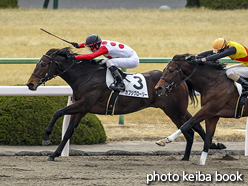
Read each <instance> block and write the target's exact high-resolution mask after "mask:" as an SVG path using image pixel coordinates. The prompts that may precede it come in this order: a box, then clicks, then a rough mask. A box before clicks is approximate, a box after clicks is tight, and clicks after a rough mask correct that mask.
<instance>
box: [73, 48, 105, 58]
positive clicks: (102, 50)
mask: <svg viewBox="0 0 248 186" xmlns="http://www.w3.org/2000/svg"><path fill="white" fill-rule="evenodd" d="M107 53H108V49H107V48H106V47H105V46H102V47H100V48H99V49H98V50H97V51H95V52H94V53H91V54H83V55H77V56H75V58H76V59H84V60H90V59H94V58H96V57H98V56H101V55H103V54H107Z"/></svg>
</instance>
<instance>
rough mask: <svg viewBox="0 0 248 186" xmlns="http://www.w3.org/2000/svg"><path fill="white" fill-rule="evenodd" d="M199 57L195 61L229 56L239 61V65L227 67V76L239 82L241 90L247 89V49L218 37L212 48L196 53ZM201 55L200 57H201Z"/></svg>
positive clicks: (213, 59)
mask: <svg viewBox="0 0 248 186" xmlns="http://www.w3.org/2000/svg"><path fill="white" fill-rule="evenodd" d="M197 56H198V57H200V59H199V58H198V59H195V62H196V63H197V62H206V61H215V60H217V59H220V58H223V57H227V56H228V57H230V58H231V59H232V60H236V61H238V62H240V63H241V64H239V65H233V66H230V67H228V68H227V70H226V75H227V77H228V78H230V79H232V80H233V81H236V82H237V83H239V84H241V85H242V87H243V92H244V91H247V90H248V81H247V80H246V79H245V78H248V49H247V48H246V47H245V46H244V45H241V44H239V43H237V42H233V41H229V42H227V41H226V40H225V39H223V38H218V39H216V40H215V41H214V43H213V50H209V51H206V52H203V53H201V54H198V55H197ZM201 57H202V58H201Z"/></svg>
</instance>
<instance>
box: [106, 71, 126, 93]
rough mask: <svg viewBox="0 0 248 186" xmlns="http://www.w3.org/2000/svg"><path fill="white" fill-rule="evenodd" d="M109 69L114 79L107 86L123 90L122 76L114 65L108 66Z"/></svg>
mask: <svg viewBox="0 0 248 186" xmlns="http://www.w3.org/2000/svg"><path fill="white" fill-rule="evenodd" d="M109 70H110V72H111V75H112V76H113V78H114V79H115V81H114V82H113V83H112V84H111V85H110V86H109V88H111V89H113V90H117V91H124V90H125V84H124V83H123V78H122V76H121V74H120V72H119V71H118V69H117V67H116V66H111V67H109Z"/></svg>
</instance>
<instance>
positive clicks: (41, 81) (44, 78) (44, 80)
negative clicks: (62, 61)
mask: <svg viewBox="0 0 248 186" xmlns="http://www.w3.org/2000/svg"><path fill="white" fill-rule="evenodd" d="M43 56H46V57H48V58H50V59H51V60H50V62H49V67H48V69H47V72H46V73H45V75H44V76H43V77H41V76H40V75H38V74H35V73H32V75H35V76H37V77H39V78H40V83H41V84H45V83H46V82H47V81H49V80H50V79H53V78H56V77H57V76H60V75H62V74H64V73H65V72H67V71H68V70H69V69H70V68H71V67H72V66H73V65H74V63H75V60H72V64H71V65H70V66H69V67H68V68H67V69H65V70H64V71H62V72H61V73H59V74H58V75H53V76H51V77H49V73H50V71H51V68H52V64H53V62H54V63H55V64H58V65H59V63H58V62H57V61H54V60H53V58H52V57H51V56H49V55H46V54H45V55H43Z"/></svg>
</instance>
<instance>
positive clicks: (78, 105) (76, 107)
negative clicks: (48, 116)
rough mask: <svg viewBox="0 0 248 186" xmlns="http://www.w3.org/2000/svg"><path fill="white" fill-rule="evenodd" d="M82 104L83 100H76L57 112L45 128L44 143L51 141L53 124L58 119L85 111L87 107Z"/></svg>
mask: <svg viewBox="0 0 248 186" xmlns="http://www.w3.org/2000/svg"><path fill="white" fill-rule="evenodd" d="M82 105H83V102H81V101H76V102H74V103H73V104H71V105H69V106H67V107H64V108H62V109H59V110H58V111H57V112H55V113H54V115H53V118H52V120H51V122H50V123H49V125H48V127H47V128H46V130H45V135H44V138H43V142H42V145H48V144H49V143H50V139H49V135H50V134H51V133H52V130H53V126H54V124H55V122H56V121H57V119H58V118H60V117H61V116H64V115H72V114H77V113H80V112H85V108H84V107H83V106H82Z"/></svg>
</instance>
